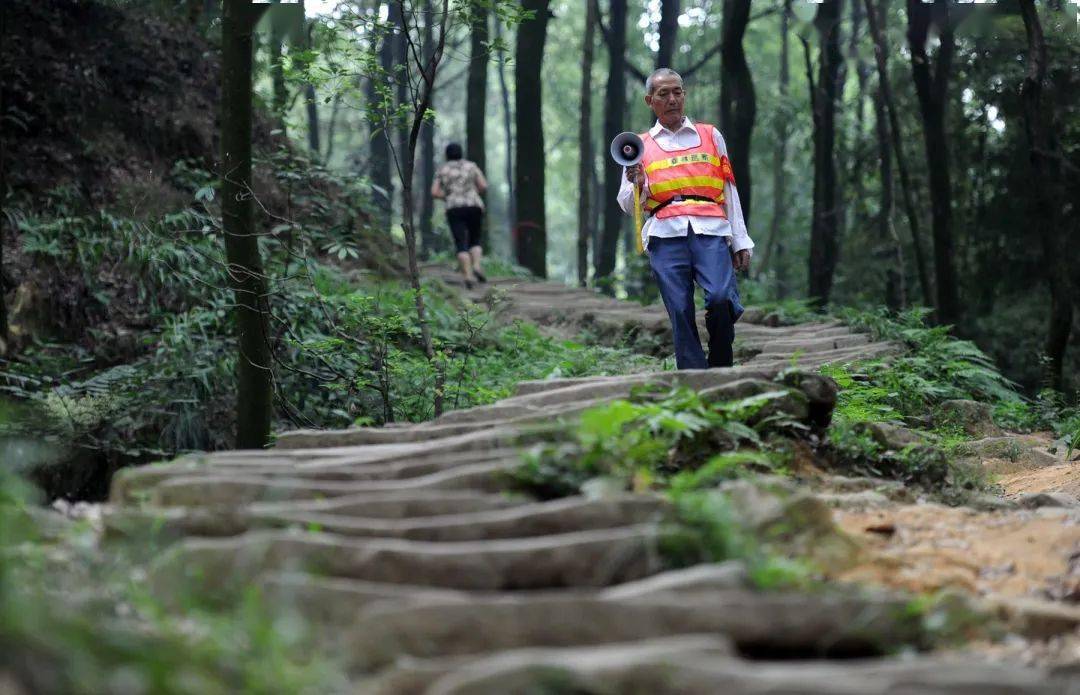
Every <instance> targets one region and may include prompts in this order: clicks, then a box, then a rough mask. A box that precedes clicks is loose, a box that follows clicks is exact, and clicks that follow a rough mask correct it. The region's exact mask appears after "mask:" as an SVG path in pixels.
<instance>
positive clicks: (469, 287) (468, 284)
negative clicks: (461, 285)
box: [465, 280, 473, 290]
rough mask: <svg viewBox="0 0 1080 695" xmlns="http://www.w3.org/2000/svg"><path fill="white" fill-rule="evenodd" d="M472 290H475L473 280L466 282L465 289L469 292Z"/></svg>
mask: <svg viewBox="0 0 1080 695" xmlns="http://www.w3.org/2000/svg"><path fill="white" fill-rule="evenodd" d="M472 288H473V282H472V280H466V281H465V289H467V290H471V289H472Z"/></svg>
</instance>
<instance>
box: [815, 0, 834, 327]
mask: <svg viewBox="0 0 1080 695" xmlns="http://www.w3.org/2000/svg"><path fill="white" fill-rule="evenodd" d="M841 5H842V2H841V0H824V2H822V3H821V4H820V5H818V10H817V16H816V17H815V18H814V25H815V27H816V28H817V32H818V36H819V40H820V42H821V48H820V58H819V60H818V79H817V84H816V85H814V84H813V80H812V79H810V80H809V81H810V84H811V85H812V89H811V95H812V96H811V105H812V109H813V116H814V204H813V222H812V224H811V227H810V254H809V261H810V268H809V291H808V292H807V294H808V295H809V297H810V299H811V300H812V301H813V303H814V304H815V306H817V307H818V308H820V309H823V308H824V307H825V305H827V304H828V303H829V295H830V293H831V292H832V283H833V275H834V273H835V272H836V261H837V249H838V246H839V243H838V242H839V240H838V238H837V237H838V223H839V218H838V212H839V210H838V208H837V201H838V198H839V196H838V194H837V190H836V189H837V186H836V161H835V158H834V149H835V139H836V98H837V92H838V90H839V85H840V63H841V61H842V60H843V58H842V56H841V55H840V13H841ZM809 77H810V76H809V75H808V78H809Z"/></svg>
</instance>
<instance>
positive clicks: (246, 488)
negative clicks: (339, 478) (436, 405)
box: [151, 458, 521, 507]
mask: <svg viewBox="0 0 1080 695" xmlns="http://www.w3.org/2000/svg"><path fill="white" fill-rule="evenodd" d="M519 465H521V459H520V458H509V459H505V460H502V461H498V462H494V463H478V464H466V465H462V466H456V467H454V468H452V469H450V470H448V471H440V472H438V473H431V474H429V475H423V476H418V477H416V478H407V479H404V480H373V481H366V482H335V481H317V480H310V479H305V478H288V477H280V478H278V477H274V478H264V477H258V476H239V475H237V476H194V475H193V476H180V477H177V478H170V479H169V480H166V481H164V482H162V483H161V484H159V485H157V486H156V487H154V488H153V489H152V492H151V501H152V503H153V504H155V505H157V506H162V507H206V506H216V505H223V506H234V505H238V504H250V503H252V502H282V501H285V500H305V499H316V498H319V497H335V496H341V495H349V494H354V493H360V492H388V491H393V490H401V491H405V490H466V489H472V490H477V491H482V492H498V491H499V490H500V489H501V488H502V487H503V484H504V482H505V478H504V473H505V472H506V471H508V470H511V469H513V468H515V467H517V466H519Z"/></svg>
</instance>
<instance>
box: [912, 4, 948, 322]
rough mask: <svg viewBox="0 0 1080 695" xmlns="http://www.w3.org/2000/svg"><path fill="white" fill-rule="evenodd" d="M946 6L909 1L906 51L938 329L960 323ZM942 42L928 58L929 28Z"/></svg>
mask: <svg viewBox="0 0 1080 695" xmlns="http://www.w3.org/2000/svg"><path fill="white" fill-rule="evenodd" d="M949 12H950V10H949V2H948V0H934V4H933V5H929V4H926V3H924V2H923V0H907V17H908V46H909V47H910V49H911V75H912V78H913V79H914V81H915V94H916V95H917V96H918V101H919V113H920V115H921V116H922V131H923V143H924V144H925V146H926V163H927V174H928V176H929V179H930V219H931V223H932V228H933V234H934V278H935V283H934V285H935V290H936V297H935V299H936V301H935V303H934V309H935V318H936V320H937V321H938V323H943V324H955V323H956V322H957V320H958V319H959V318H960V295H959V291H958V288H957V282H956V270H955V263H954V259H953V255H954V253H955V252H954V245H953V230H952V175H951V172H950V166H949V137H948V134H947V125H946V122H945V113H946V108H947V106H948V103H949V98H948V97H949V76H950V73H951V72H952V62H953V53H954V50H955V48H956V39H955V35H954V23H953V21H952V19H951V18H950V16H949ZM931 25H933V26H934V27H935V29H936V32H937V36H938V47H937V51H936V52H935V55H934V58H933V59H931V58H930V55H929V53H928V50H929V42H930V27H931Z"/></svg>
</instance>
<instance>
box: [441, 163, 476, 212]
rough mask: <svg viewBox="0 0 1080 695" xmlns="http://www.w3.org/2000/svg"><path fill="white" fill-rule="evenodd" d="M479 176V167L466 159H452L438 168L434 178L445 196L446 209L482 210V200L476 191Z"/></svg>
mask: <svg viewBox="0 0 1080 695" xmlns="http://www.w3.org/2000/svg"><path fill="white" fill-rule="evenodd" d="M481 175H482V174H481V173H480V167H478V166H476V163H475V162H470V161H469V160H467V159H454V160H451V161H449V162H447V163H446V164H443V165H442V166H441V167H439V171H438V172H437V173H436V174H435V177H436V178H437V179H438V181H439V186H440V187H441V188H442V190H443V192H444V193H445V194H446V209H447V210H449V209H450V208H473V207H475V208H480V209H483V207H484V200H483V199H482V198H481V197H480V192H479V191H477V189H476V184H477V182H478V181H479V180H480V176H481Z"/></svg>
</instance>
